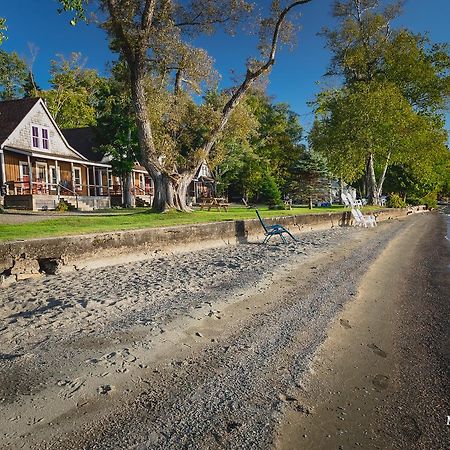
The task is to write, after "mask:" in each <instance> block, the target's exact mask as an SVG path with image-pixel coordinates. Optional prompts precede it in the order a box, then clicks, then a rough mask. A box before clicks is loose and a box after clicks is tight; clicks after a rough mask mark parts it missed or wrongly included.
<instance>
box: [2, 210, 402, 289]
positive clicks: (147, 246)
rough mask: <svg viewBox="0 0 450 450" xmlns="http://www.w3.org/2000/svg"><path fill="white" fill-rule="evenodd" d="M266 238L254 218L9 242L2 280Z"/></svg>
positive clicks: (338, 216)
mask: <svg viewBox="0 0 450 450" xmlns="http://www.w3.org/2000/svg"><path fill="white" fill-rule="evenodd" d="M407 213H408V211H407V210H406V209H385V210H380V211H379V212H377V215H378V220H379V221H381V220H386V219H393V218H397V217H402V216H406V215H407ZM280 214H282V212H280ZM265 221H266V222H267V223H268V224H273V223H280V224H282V225H284V226H286V227H288V228H289V229H290V230H291V231H292V232H293V233H299V232H302V231H303V232H305V231H310V230H316V229H327V228H333V227H337V226H346V225H350V223H351V217H350V212H346V213H326V214H310V215H297V216H284V217H277V218H272V219H265ZM262 237H263V230H262V228H261V225H260V223H259V221H258V220H257V219H252V220H237V221H226V222H214V223H205V224H194V225H181V226H175V227H165V228H147V229H143V230H128V231H113V232H107V233H99V234H87V235H77V236H60V237H51V238H43V239H29V240H25V241H11V242H4V243H0V276H1V280H0V284H1V283H9V282H12V281H16V280H21V279H24V278H29V277H32V276H38V275H39V274H40V273H56V272H58V271H61V270H73V269H79V268H82V267H95V266H104V265H108V264H115V263H119V262H125V261H133V260H139V259H145V258H149V257H151V256H153V255H155V254H159V253H161V252H183V251H189V250H194V249H196V248H197V249H198V248H205V247H213V246H220V245H233V244H236V243H245V242H258V241H259V240H260V239H262Z"/></svg>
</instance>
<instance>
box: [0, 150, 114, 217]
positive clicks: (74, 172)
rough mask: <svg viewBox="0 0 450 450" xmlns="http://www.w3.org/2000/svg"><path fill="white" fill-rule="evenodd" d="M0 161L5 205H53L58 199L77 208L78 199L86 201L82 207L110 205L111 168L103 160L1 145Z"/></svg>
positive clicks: (49, 207) (20, 206)
mask: <svg viewBox="0 0 450 450" xmlns="http://www.w3.org/2000/svg"><path fill="white" fill-rule="evenodd" d="M0 165H1V172H2V173H1V176H2V187H3V189H2V190H3V195H4V206H5V207H7V208H18V209H30V210H42V209H44V210H45V209H55V207H56V205H58V203H59V202H60V201H61V200H64V201H66V200H67V203H69V204H70V205H71V206H73V207H74V208H77V209H82V208H79V205H80V204H81V203H84V204H85V205H89V208H87V207H86V209H98V208H108V207H110V205H111V202H110V195H111V185H110V182H109V180H110V179H111V168H110V166H108V165H106V164H102V163H94V162H91V161H86V160H81V159H80V160H76V159H69V158H64V157H59V156H58V157H56V156H51V155H48V154H46V155H45V156H44V155H39V154H37V153H35V152H32V151H30V152H27V151H20V150H16V149H7V148H5V149H3V151H2V152H1V153H0ZM95 199H96V200H95ZM94 200H95V201H94Z"/></svg>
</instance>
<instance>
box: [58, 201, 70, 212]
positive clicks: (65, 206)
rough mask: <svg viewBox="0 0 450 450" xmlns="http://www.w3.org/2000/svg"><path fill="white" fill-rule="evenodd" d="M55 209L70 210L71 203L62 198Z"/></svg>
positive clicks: (60, 210)
mask: <svg viewBox="0 0 450 450" xmlns="http://www.w3.org/2000/svg"><path fill="white" fill-rule="evenodd" d="M55 210H56V211H59V212H66V211H69V205H68V204H67V203H66V202H64V201H62V200H61V201H60V202H59V203H58V204H57V205H56V207H55Z"/></svg>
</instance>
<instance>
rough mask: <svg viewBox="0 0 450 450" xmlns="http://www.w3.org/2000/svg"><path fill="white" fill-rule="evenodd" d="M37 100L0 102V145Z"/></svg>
mask: <svg viewBox="0 0 450 450" xmlns="http://www.w3.org/2000/svg"><path fill="white" fill-rule="evenodd" d="M38 101H39V98H23V99H20V100H6V101H3V102H0V145H1V144H3V142H5V141H6V139H8V137H9V136H10V135H11V133H12V132H13V131H14V130H15V129H16V128H17V126H18V125H19V123H20V122H21V121H22V120H23V118H24V117H25V116H26V115H27V114H28V113H29V112H30V110H31V108H33V106H34V105H35V104H36V103H37V102H38Z"/></svg>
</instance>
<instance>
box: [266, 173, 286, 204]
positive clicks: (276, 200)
mask: <svg viewBox="0 0 450 450" xmlns="http://www.w3.org/2000/svg"><path fill="white" fill-rule="evenodd" d="M260 192H261V197H262V200H264V201H265V202H267V204H268V205H269V206H274V205H282V204H283V202H282V200H281V192H280V189H279V187H278V185H277V183H276V181H275V178H274V177H273V176H272V175H269V174H267V175H266V176H264V178H263V179H262V181H261V186H260Z"/></svg>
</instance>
